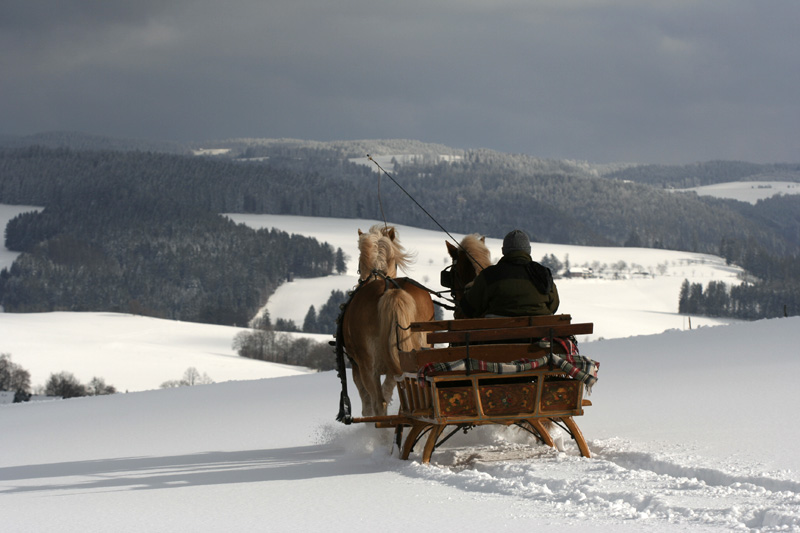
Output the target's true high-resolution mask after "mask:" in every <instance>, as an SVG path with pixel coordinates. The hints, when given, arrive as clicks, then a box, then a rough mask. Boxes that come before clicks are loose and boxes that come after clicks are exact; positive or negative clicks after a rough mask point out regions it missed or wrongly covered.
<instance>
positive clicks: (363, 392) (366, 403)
mask: <svg viewBox="0 0 800 533" xmlns="http://www.w3.org/2000/svg"><path fill="white" fill-rule="evenodd" d="M352 367H353V382H354V383H355V384H356V389H358V395H359V396H360V397H361V416H373V415H374V414H375V412H374V406H373V404H374V402H373V400H372V395H371V394H370V391H369V387H367V386H366V385H365V383H364V376H362V375H361V368H360V367H359V366H358V365H357V364H356V363H352Z"/></svg>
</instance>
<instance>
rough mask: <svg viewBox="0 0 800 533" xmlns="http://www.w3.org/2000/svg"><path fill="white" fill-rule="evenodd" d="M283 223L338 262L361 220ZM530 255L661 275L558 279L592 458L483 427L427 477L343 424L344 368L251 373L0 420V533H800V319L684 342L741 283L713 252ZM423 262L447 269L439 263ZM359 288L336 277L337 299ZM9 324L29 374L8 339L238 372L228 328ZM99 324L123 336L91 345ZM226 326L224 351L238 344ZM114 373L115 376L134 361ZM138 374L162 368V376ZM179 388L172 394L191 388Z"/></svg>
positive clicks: (4, 412)
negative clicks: (584, 384) (587, 403)
mask: <svg viewBox="0 0 800 533" xmlns="http://www.w3.org/2000/svg"><path fill="white" fill-rule="evenodd" d="M262 221H263V219H262ZM272 221H277V222H279V223H280V224H282V225H285V226H286V227H288V228H294V229H293V231H294V232H296V233H303V231H305V230H306V229H307V228H308V227H313V228H315V232H326V233H329V234H330V235H331V238H330V239H327V238H326V239H325V240H328V241H329V242H331V244H333V245H334V246H342V248H343V249H344V250H345V251H346V252H347V253H352V252H350V251H349V250H350V249H349V248H348V249H345V246H351V243H350V241H354V240H355V230H356V229H357V227H359V224H361V221H352V220H351V221H330V220H313V219H292V218H286V217H282V218H275V219H273V220H272ZM272 221H270V223H272ZM365 222H368V221H365ZM340 223H341V224H342V226H339V225H338V224H340ZM360 227H362V229H365V227H367V224H363V225H361V226H360ZM342 228H347V229H346V231H344V232H343V234H342V235H339V234H338V232H340V231H343V230H342ZM431 233H433V232H431ZM421 235H426V233H425V232H420V233H416V232H415V231H414V230H413V229H411V228H405V227H401V228H400V236H401V239H402V241H403V243H404V244H406V246H407V247H409V248H413V249H417V250H418V252H419V259H418V270H417V273H418V274H423V273H429V275H432V274H434V273H436V275H437V276H438V270H439V269H441V268H442V266H443V265H442V257H443V256H444V254H445V252H444V243H443V242H442V241H443V240H444V237H442V236H441V235H438V234H435V235H434V234H431V235H429V236H430V237H431V239H433V237H434V236H435V241H436V243H435V247H436V249H435V250H434V249H433V247H434V243H433V242H431V243H430V244H428V243H427V241H426V240H424V239H422V238H421ZM496 245H497V243H496V242H493V243H492V246H493V247H496ZM429 247H430V249H429ZM439 248H441V250H439ZM537 249H539V252H538V253H540V254H543V253H551V252H553V253H555V254H556V255H557V256H558V257H559V259H562V257H561V254H562V253H567V252H568V253H569V254H570V261H571V262H572V263H573V264H576V265H578V264H580V263H582V262H583V261H584V260H595V259H597V260H600V261H602V262H611V261H614V260H616V258H618V257H622V258H626V257H627V258H628V259H625V260H626V261H628V262H629V263H630V262H634V261H635V262H636V263H638V264H640V265H642V266H643V267H644V268H645V269H646V268H648V266H654V267H656V266H657V265H658V264H659V263H661V264H663V263H664V261H665V260H666V261H667V263H668V268H667V270H666V273H665V274H663V275H661V274H656V276H655V277H654V278H642V279H640V278H634V277H632V276H630V275H629V274H627V273H626V274H625V275H626V276H628V279H623V280H614V279H590V280H559V289H560V291H561V294H562V301H563V307H564V309H562V310H563V311H564V312H570V313H572V314H573V317H575V319H576V320H590V321H593V322H594V323H595V332H596V338H595V339H594V340H592V341H590V342H586V341H585V340H584V341H582V342H581V352H582V353H583V354H584V355H588V356H590V357H592V358H594V359H596V360H598V361H600V363H601V367H600V374H599V377H600V380H599V381H598V383H597V385H596V386H595V387H594V392H593V394H592V396H591V398H590V399H591V400H592V402H593V405H592V406H591V407H587V408H586V414H585V416H583V417H580V419H579V420H577V421H578V423H579V425H580V426H581V429H582V430H583V433H584V435H585V436H586V438H587V441H588V443H589V447H590V449H591V451H592V453H593V457H592V458H591V459H586V458H582V457H581V456H580V454H579V453H578V450H577V447H576V446H575V445H574V443H572V442H571V441H570V440H569V438H568V437H566V438H565V436H564V435H560V438H559V441H560V443H561V449H551V448H548V447H546V446H542V445H537V444H534V443H532V442H531V441H530V440H529V439H528V438H526V437H525V436H524V435H521V434H519V433H518V432H517V431H515V430H513V429H506V428H499V427H498V428H493V427H482V428H477V429H475V430H473V431H470V432H469V433H467V434H466V435H462V434H460V433H459V434H458V435H456V436H454V437H453V438H452V439H451V440H450V441H448V442H447V443H446V444H445V445H444V446H443V447H442V449H440V450H438V451H437V452H436V453H434V455H433V461H432V463H431V464H430V465H424V464H421V463H420V462H419V453H418V452H419V451H416V452H415V453H412V456H411V460H409V461H401V460H400V459H399V458H398V457H397V451H396V450H393V449H392V446H391V430H387V429H376V428H373V427H368V426H365V425H354V426H344V425H341V424H338V423H336V422H335V421H334V416H335V414H336V411H337V410H338V397H339V382H338V379H337V377H336V374H335V373H334V372H322V373H305V374H300V375H293V376H286V375H284V376H277V374H276V376H277V377H268V376H266V375H255V374H254V375H253V376H252V377H253V378H254V379H251V380H244V381H241V380H240V381H226V382H221V383H215V384H213V385H200V386H195V387H184V388H179V389H161V390H147V391H141V392H130V393H127V394H116V395H112V396H102V397H91V398H79V399H71V400H62V401H52V402H41V403H30V404H12V405H4V406H0V428H2V430H1V431H0V450H1V451H2V452H1V453H0V495H1V496H0V516H2V522H3V529H4V530H5V531H15V532H28V531H30V532H38V531H44V530H55V531H63V532H72V531H75V532H78V531H81V532H84V531H120V532H125V531H153V532H160V531H169V532H175V531H318V530H322V529H323V528H324V529H325V530H328V531H348V532H349V531H374V530H380V531H398V532H399V531H409V530H412V529H419V528H423V529H425V530H433V531H452V530H469V531H473V530H481V529H486V530H491V531H496V530H501V531H522V530H540V531H541V530H544V531H564V532H577V531H649V532H662V531H800V457H798V454H796V453H795V449H794V448H795V443H796V442H797V441H798V437H800V423H798V419H797V417H796V415H795V413H794V410H793V408H794V406H795V405H797V403H798V400H800V392H798V388H797V386H796V385H795V384H793V382H792V381H791V379H790V378H791V377H793V376H796V375H797V374H798V372H800V358H798V357H797V355H796V354H797V349H796V347H797V346H798V343H800V317H791V318H783V319H774V320H762V321H757V322H748V323H732V324H727V325H720V326H717V327H698V326H699V325H700V323H701V322H702V321H699V320H697V319H696V318H693V320H692V325H693V329H691V330H690V329H688V324H685V325H684V324H683V321H684V320H685V319H684V318H683V317H680V316H679V315H677V314H676V313H675V307H676V306H677V289H675V287H676V286H678V285H679V284H680V282H681V281H682V279H683V277H682V276H684V275H686V276H688V277H690V279H698V280H710V279H725V278H726V277H727V278H731V279H733V278H735V276H736V272H735V271H734V270H733V269H729V268H728V267H725V265H724V263H723V262H719V260H718V259H716V258H714V257H713V256H705V257H704V256H697V255H696V254H686V253H679V252H666V251H646V250H636V249H620V250H615V249H602V250H601V249H585V250H584V249H580V248H578V247H564V248H558V247H554V246H542V247H541V248H539V246H537ZM493 251H494V249H493ZM498 251H499V250H498ZM655 252H659V253H655ZM536 253H537V252H535V253H534V256H535V257H536ZM661 254H666V255H661ZM495 256H497V253H495ZM584 257H585V258H587V259H583V258H584ZM428 258H430V259H432V260H433V261H434V263H435V264H433V265H427V261H428ZM598 258H599V259H598ZM665 258H667V259H665ZM352 274H353V272H352V271H350V272H349V273H348V275H345V276H333V277H332V278H333V279H332V280H331V281H334V280H336V282H337V283H341V284H342V285H343V286H346V282H352ZM413 275H415V277H417V275H416V274H413ZM431 279H433V280H437V279H438V278H433V277H431ZM304 281H305V280H298V281H296V282H294V284H293V287H292V290H293V292H294V294H295V296H296V306H297V307H299V309H296V310H293V311H292V313H295V315H293V316H298V315H300V316H301V317H302V315H304V314H305V312H306V310H307V304H308V302H309V301H310V300H308V299H307V298H310V296H309V295H307V294H306V292H309V293H310V292H311V290H312V289H310V288H306V287H304ZM676 284H677V285H676ZM431 285H432V286H438V283H436V281H431ZM328 287H330V286H329V285H319V286H317V287H316V289H317V290H320V291H321V290H323V288H325V289H327V288H328ZM661 291H663V294H662V293H661ZM276 296H277V295H276ZM611 296H613V297H611ZM317 297H318V298H320V301H324V300H325V299H326V298H327V295H326V294H322V295H317ZM583 301H586V303H583ZM276 305H277V304H276ZM280 305H284V306H285V308H286V309H287V310H288V309H289V305H288V303H282V304H280ZM625 306H629V308H628V309H627V310H625V309H624V308H625ZM276 308H277V307H276ZM623 310H625V312H623ZM271 312H273V311H272V310H271ZM273 316H274V315H273ZM0 319H2V322H0V352H9V351H10V352H12V360H13V361H15V362H17V363H20V364H23V366H28V364H29V363H31V362H32V361H33V360H34V359H33V356H31V355H27V356H25V357H24V359H25V360H24V361H23V357H22V356H21V355H20V357H19V358H18V351H24V350H23V349H22V348H21V347H19V346H20V345H19V344H18V345H17V348H15V349H13V350H9V349H7V348H6V347H5V346H6V345H7V342H9V340H13V341H14V342H16V343H23V342H24V341H25V340H26V339H27V341H29V342H33V341H34V339H35V340H36V342H38V345H37V347H36V348H35V350H32V351H31V353H33V352H34V351H35V352H36V354H37V355H36V356H37V357H39V356H41V357H49V356H50V355H49V354H57V353H59V352H60V351H61V350H62V349H63V348H62V347H63V346H64V345H71V346H73V348H71V349H70V350H68V351H66V352H63V353H64V355H63V356H62V361H63V362H66V361H67V360H72V359H73V358H76V352H77V351H79V348H80V347H81V346H82V347H83V350H82V351H83V355H84V357H85V360H84V361H83V362H82V363H81V365H86V366H88V365H89V361H90V360H91V359H95V360H96V361H98V364H100V363H99V362H100V361H103V360H104V359H106V358H107V354H108V351H109V350H108V347H109V343H110V342H116V343H117V347H118V348H119V353H120V354H122V353H127V354H130V357H131V358H134V359H135V358H136V357H139V355H138V354H139V353H141V352H142V351H143V350H144V348H145V346H146V345H147V344H149V343H152V344H155V345H157V347H158V349H159V350H161V349H163V352H160V353H161V356H163V357H168V356H169V353H170V352H173V353H180V354H183V355H182V359H183V360H184V361H185V362H188V361H192V358H191V354H192V353H194V354H196V356H197V359H198V360H199V359H202V358H204V357H208V358H209V360H210V359H213V358H214V357H218V358H221V359H222V360H232V361H239V362H244V360H241V358H239V359H236V358H232V357H231V356H230V352H229V350H230V347H229V345H227V344H224V343H223V342H222V337H226V335H222V334H221V333H220V331H224V330H226V328H221V327H219V326H207V325H197V324H195V325H186V324H181V323H172V324H170V326H172V327H174V328H175V330H173V331H171V332H170V331H169V330H168V328H167V326H168V325H167V324H161V322H162V321H158V320H155V319H148V318H144V317H136V316H130V315H113V314H109V313H87V314H74V313H43V314H33V315H21V314H19V315H18V314H6V315H3V314H0ZM115 321H116V322H117V323H119V326H113V323H114V322H115ZM62 323H63V324H62ZM675 324H677V325H675ZM184 326H190V328H191V329H183V328H184ZM623 326H624V327H623ZM25 328H27V329H25ZM106 328H116V329H113V330H110V331H109V335H108V337H107V338H105V339H101V338H99V337H97V332H96V330H100V329H106ZM194 328H196V329H194ZM23 329H24V331H23ZM48 329H53V330H56V331H58V334H57V335H55V334H53V335H49V334H47V331H48ZM665 329H666V330H667V331H665ZM228 331H229V333H228V334H227V338H232V337H233V335H235V332H236V331H238V330H237V329H236V328H229V330H228ZM125 332H127V335H126V334H125ZM136 333H140V335H137V334H136ZM115 335H117V336H119V337H118V338H117V339H116V341H111V339H113V338H114V336H115ZM36 337H40V338H36ZM600 337H603V338H604V339H603V340H597V339H599V338H600ZM126 346H127V347H128V348H127V349H126V348H125V347H126ZM226 346H227V348H226ZM20 353H21V352H20ZM215 354H218V355H215ZM151 355H152V357H156V354H155V353H153V354H151ZM124 358H125V356H123V355H120V356H119V357H118V358H117V360H116V361H115V363H114V364H119V365H120V366H124V363H123V361H122V359H124ZM103 364H108V365H109V366H107V367H105V368H107V369H110V368H112V366H113V365H112V364H110V363H103ZM164 364H166V363H164ZM182 364H184V363H182ZM260 365H262V366H265V367H270V366H273V365H271V364H270V363H260ZM143 366H148V367H150V371H151V372H153V373H158V372H161V370H160V369H159V367H160V366H161V362H159V363H150V362H148V363H147V365H144V364H143ZM179 366H181V365H179ZM194 366H196V367H197V368H198V370H200V371H201V372H202V371H206V372H208V374H209V375H211V377H213V378H217V376H214V375H213V372H212V371H209V370H204V368H201V365H200V364H199V363H198V364H197V365H194ZM176 368H178V367H176ZM181 369H182V368H181ZM57 370H61V368H59V369H54V371H57ZM128 371H130V370H128ZM171 372H172V371H170V376H169V379H177V378H179V377H180V376H175V375H173V374H172V373H171ZM105 377H106V379H107V381H108V382H110V383H114V380H113V379H109V378H108V376H105ZM158 379H160V378H158ZM158 379H155V381H158ZM220 379H221V377H220ZM218 381H219V379H218ZM349 383H350V385H351V387H350V391H351V394H353V395H354V397H353V398H352V400H353V403H354V410H355V412H360V402H359V401H358V397H357V395H356V394H355V393H354V387H353V386H352V380H350V382H349ZM489 528H491V529H489Z"/></svg>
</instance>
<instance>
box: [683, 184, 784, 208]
mask: <svg viewBox="0 0 800 533" xmlns="http://www.w3.org/2000/svg"><path fill="white" fill-rule="evenodd" d="M676 190H680V191H687V192H689V191H693V192H696V193H697V194H698V195H699V196H713V197H714V198H728V199H731V200H739V201H740V202H747V203H751V204H755V203H756V202H758V201H759V200H763V199H765V198H771V197H773V196H776V195H779V194H800V183H794V182H791V181H733V182H729V183H716V184H714V185H705V186H703V187H693V188H691V189H676Z"/></svg>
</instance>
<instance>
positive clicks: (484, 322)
mask: <svg viewBox="0 0 800 533" xmlns="http://www.w3.org/2000/svg"><path fill="white" fill-rule="evenodd" d="M571 320H572V316H570V315H567V314H562V315H541V316H517V317H501V318H462V319H458V320H433V321H429V322H412V323H411V330H412V331H463V330H473V329H500V328H518V327H527V326H550V325H556V324H565V323H566V324H569V323H570V321H571Z"/></svg>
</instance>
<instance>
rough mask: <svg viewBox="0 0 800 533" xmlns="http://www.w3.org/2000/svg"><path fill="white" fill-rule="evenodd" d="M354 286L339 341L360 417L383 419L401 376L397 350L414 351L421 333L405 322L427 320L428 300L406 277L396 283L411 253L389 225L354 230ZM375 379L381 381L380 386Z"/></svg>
mask: <svg viewBox="0 0 800 533" xmlns="http://www.w3.org/2000/svg"><path fill="white" fill-rule="evenodd" d="M358 250H359V254H360V256H359V260H358V269H359V278H360V280H359V283H358V286H357V287H356V289H355V290H354V291H353V293H352V295H351V297H350V299H349V301H348V303H347V305H346V307H345V309H344V311H343V313H342V317H341V329H342V342H343V345H344V349H345V351H346V352H347V356H348V357H349V358H350V361H351V364H352V368H353V381H354V382H355V384H356V388H357V389H358V393H359V395H360V396H361V404H362V415H363V416H384V415H386V409H387V406H388V404H389V402H390V401H391V399H392V393H393V392H394V388H395V386H396V383H395V380H394V376H395V375H399V374H402V370H401V369H400V353H399V352H400V351H406V352H407V351H411V350H415V349H419V348H420V347H421V346H422V345H423V344H424V343H425V334H424V333H414V332H411V331H410V330H409V329H408V326H409V324H410V323H411V322H423V321H428V320H433V316H434V311H433V300H432V299H431V295H430V294H429V293H428V291H427V290H425V289H423V288H422V287H420V286H419V285H418V284H416V283H415V282H414V281H413V280H411V279H409V278H397V277H396V275H397V268H398V267H399V268H400V269H402V270H405V269H406V268H407V267H408V266H409V265H410V264H411V261H412V254H410V253H409V252H407V251H406V250H405V248H403V246H402V245H401V244H400V241H399V239H398V236H397V230H396V229H395V228H394V227H393V226H381V225H375V226H372V227H371V228H370V230H369V231H368V232H366V233H364V232H362V231H361V230H358ZM381 376H385V378H384V379H383V383H381Z"/></svg>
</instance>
